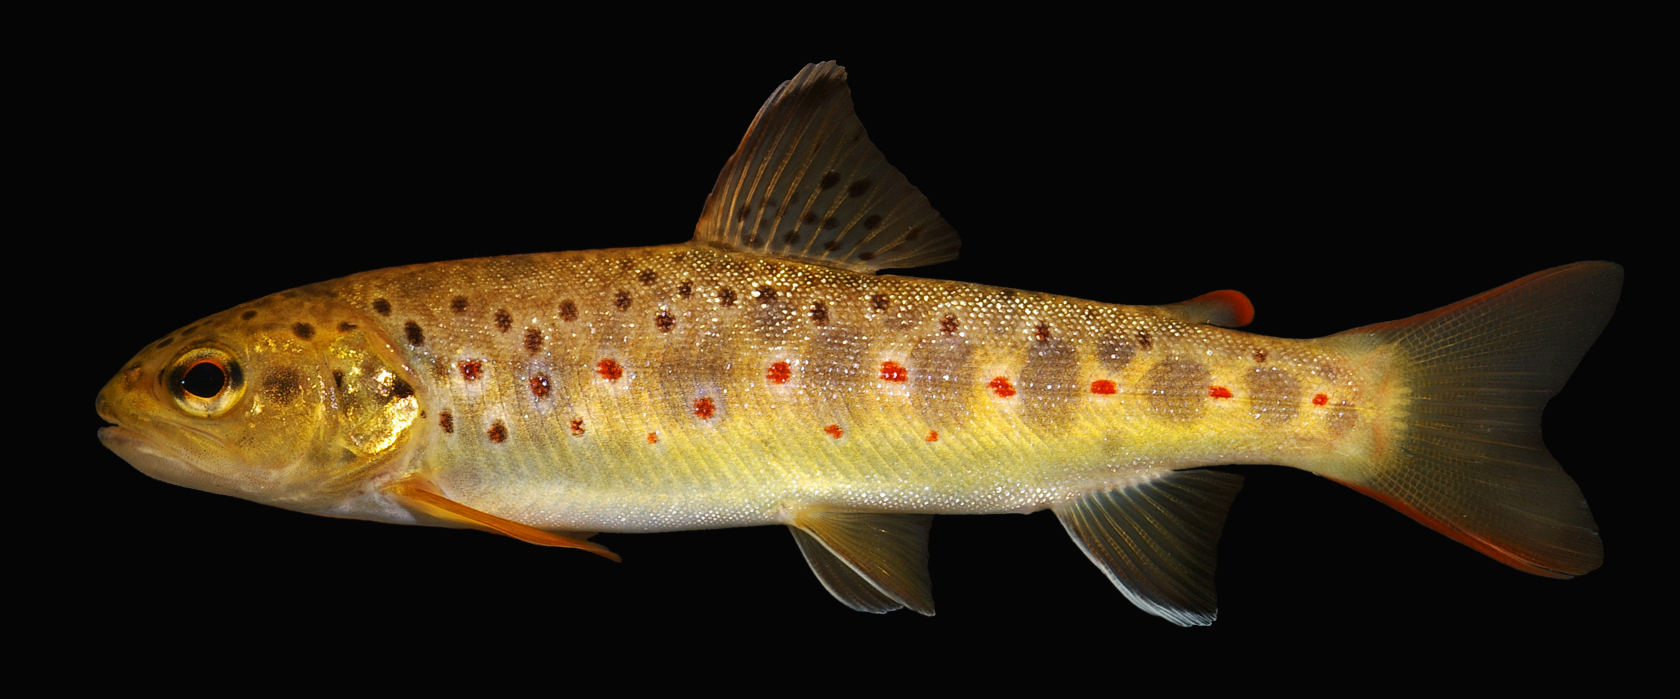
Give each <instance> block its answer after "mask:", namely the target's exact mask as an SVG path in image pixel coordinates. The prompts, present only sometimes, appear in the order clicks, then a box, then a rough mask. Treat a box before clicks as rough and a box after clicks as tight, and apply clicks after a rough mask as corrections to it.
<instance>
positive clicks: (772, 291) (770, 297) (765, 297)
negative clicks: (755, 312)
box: [757, 284, 776, 301]
mask: <svg viewBox="0 0 1680 699" xmlns="http://www.w3.org/2000/svg"><path fill="white" fill-rule="evenodd" d="M757 291H758V300H760V301H775V300H776V287H773V286H770V285H769V284H765V285H763V286H760V287H758V289H757Z"/></svg>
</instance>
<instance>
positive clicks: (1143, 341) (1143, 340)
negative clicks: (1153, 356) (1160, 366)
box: [1137, 330, 1155, 350]
mask: <svg viewBox="0 0 1680 699" xmlns="http://www.w3.org/2000/svg"><path fill="white" fill-rule="evenodd" d="M1137 343H1138V348H1139V349H1145V350H1148V349H1153V348H1154V347H1155V338H1153V337H1151V336H1150V335H1149V331H1148V330H1139V331H1137Z"/></svg>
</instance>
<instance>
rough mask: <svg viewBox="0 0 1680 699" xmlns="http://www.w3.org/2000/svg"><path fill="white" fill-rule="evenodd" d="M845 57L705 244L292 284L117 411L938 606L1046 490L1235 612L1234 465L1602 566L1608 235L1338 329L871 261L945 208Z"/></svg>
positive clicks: (159, 443) (1231, 299)
mask: <svg viewBox="0 0 1680 699" xmlns="http://www.w3.org/2000/svg"><path fill="white" fill-rule="evenodd" d="M845 78H846V76H845V72H844V70H843V69H841V68H840V67H839V66H836V65H834V64H833V63H824V64H820V65H812V66H807V67H806V68H805V69H804V70H803V71H801V72H800V73H799V74H798V75H797V76H795V77H794V79H793V80H791V81H789V82H787V83H784V84H783V85H782V86H781V87H779V88H778V89H777V90H776V91H775V92H774V93H773V94H772V95H771V96H770V99H769V100H768V101H766V102H765V104H764V106H763V107H762V108H761V109H760V111H759V113H758V115H757V117H756V118H755V119H754V120H753V122H752V124H751V126H750V127H749V129H748V131H747V134H746V136H745V137H744V138H743V139H742V141H741V143H740V147H739V149H738V150H737V151H736V153H735V154H734V156H733V157H731V158H730V159H729V162H728V164H727V165H725V167H724V169H723V172H722V174H721V175H719V177H718V180H717V182H716V184H715V185H714V187H713V189H712V192H711V195H710V197H709V198H708V199H707V201H706V205H705V209H704V211H703V213H702V215H701V217H700V221H699V223H698V225H697V226H696V229H695V234H694V237H693V240H691V241H690V242H688V243H686V244H681V245H670V246H662V247H651V248H627V249H614V250H592V251H582V252H562V253H549V254H535V255H518V256H509V257H494V258H482V259H470V260H460V261H455V262H439V263H433V264H424V265H414V266H409V267H400V268H393V269H385V270H379V271H374V272H366V273H362V274H357V275H354V276H350V277H345V278H343V279H337V280H333V281H327V282H321V283H318V284H312V285H309V286H305V287H301V288H298V289H293V290H290V291H283V292H280V293H277V294H273V295H270V296H267V297H264V298H261V299H257V300H255V301H251V302H249V303H246V304H243V305H240V306H237V307H234V308H232V309H229V310H227V311H224V312H222V313H219V314H216V315H213V316H210V317H208V318H205V319H203V320H201V321H199V322H197V323H193V324H192V325H190V326H188V327H186V328H183V329H181V330H180V331H177V332H175V333H172V334H170V335H168V336H167V337H165V338H163V339H162V340H159V341H157V342H154V343H153V344H151V345H150V346H148V347H146V348H144V349H143V350H141V351H140V353H139V354H137V355H136V356H135V357H134V358H133V359H132V360H131V361H130V362H129V363H128V364H126V365H125V366H123V367H122V368H121V369H120V370H119V371H118V372H117V374H116V376H115V377H114V378H112V379H111V380H110V382H109V383H108V384H107V385H106V386H105V388H104V390H103V391H102V392H101V393H100V395H99V398H98V402H97V407H98V412H99V415H100V416H101V417H103V418H104V419H105V420H106V421H107V422H109V423H111V426H109V427H106V428H104V429H102V430H101V431H100V433H99V436H100V439H101V440H102V441H103V442H104V443H105V445H106V446H107V447H109V448H110V449H111V450H112V451H114V452H116V453H117V454H119V455H121V456H122V457H123V458H124V459H126V460H127V461H128V462H129V463H130V464H132V465H133V466H134V467H135V468H138V469H140V470H141V471H143V472H145V473H146V474H148V475H150V476H152V477H154V478H157V479H160V480H164V481H168V482H170V483H175V484H178V485H183V486H187V487H191V488H197V489H200V490H205V491H210V492H214V493H221V494H225V495H232V496H236V497H240V498H245V499H248V500H252V501H256V502H261V503H267V504H270V505H275V506H278V507H283V508H287V509H291V510H296V511H299V512H307V513H313V514H323V515H330V516H335V517H352V518H361V519H369V520H376V521H384V522H395V523H404V524H426V525H433V526H448V527H470V528H476V529H481V530H485V531H490V532H495V533H498V534H503V535H506V536H510V537H514V538H516V539H520V540H523V541H528V542H531V543H536V544H542V545H546V546H559V547H568V548H578V549H584V550H587V551H591V552H593V553H596V554H599V555H601V556H606V557H609V558H612V559H613V560H618V556H617V554H615V553H613V552H612V551H609V550H608V549H607V548H606V547H605V546H602V545H601V544H599V543H597V542H595V541H592V540H591V538H592V537H594V536H595V535H596V534H597V533H601V532H615V533H620V532H622V533H629V532H660V531H673V530H683V529H709V528H719V527H745V526H762V525H782V526H786V527H787V528H788V530H789V531H790V532H791V533H792V534H793V538H794V539H795V541H796V543H797V545H798V547H799V549H800V550H801V551H802V552H803V553H804V555H805V558H806V561H807V562H808V563H809V564H810V567H811V569H812V571H813V572H814V573H815V574H816V575H817V577H818V579H819V580H820V581H821V582H822V584H823V586H824V587H825V588H827V589H828V591H829V592H831V593H832V594H833V595H834V597H835V598H836V599H838V600H839V601H840V602H841V603H843V604H845V605H847V606H849V607H851V608H853V609H858V610H862V611H871V612H887V611H892V610H895V609H901V608H905V607H908V608H910V609H912V610H915V611H917V612H920V613H922V614H928V615H931V614H933V611H934V603H933V597H932V593H931V589H932V586H931V581H930V578H929V574H928V567H927V555H928V553H927V552H928V534H929V530H930V526H931V523H932V520H933V517H934V515H940V514H991V513H1007V512H1016V513H1024V512H1034V511H1038V510H1043V509H1050V510H1053V511H1054V512H1055V514H1056V516H1057V517H1058V518H1059V519H1060V521H1061V522H1062V524H1063V525H1064V526H1065V528H1066V529H1067V532H1068V533H1069V535H1070V536H1071V537H1072V538H1073V540H1074V542H1075V543H1076V544H1077V545H1078V546H1079V548H1080V549H1081V550H1082V551H1084V553H1085V554H1086V556H1087V557H1089V558H1090V560H1091V561H1092V562H1093V563H1095V564H1096V565H1097V567H1098V568H1099V569H1100V570H1102V571H1103V573H1104V574H1106V575H1107V576H1108V577H1109V579H1110V580H1111V581H1112V582H1113V583H1114V584H1115V586H1117V587H1118V588H1119V589H1120V591H1121V592H1122V593H1123V594H1124V595H1125V596H1126V598H1127V599H1129V600H1131V601H1132V602H1133V603H1135V604H1136V605H1137V606H1138V607H1140V608H1142V609H1143V610H1145V611H1147V612H1149V613H1152V614H1155V615H1158V616H1161V617H1163V618H1165V619H1167V620H1169V621H1172V622H1174V623H1177V624H1181V625H1205V624H1208V623H1211V622H1212V621H1213V619H1214V617H1215V615H1216V611H1217V604H1216V600H1215V594H1214V587H1213V582H1214V568H1215V550H1216V544H1217V542H1218V539H1219V535H1220V531H1221V529H1222V527H1223V524H1224V521H1225V518H1226V513H1227V511H1228V508H1229V507H1230V505H1231V503H1232V501H1233V499H1234V498H1235V496H1236V494H1237V491H1238V490H1239V488H1240V487H1241V477H1240V476H1237V475H1233V474H1230V473H1225V472H1219V471H1210V470H1200V469H1199V468H1198V467H1205V466H1217V465H1226V464H1276V465H1283V466H1292V467H1295V468H1299V469H1304V470H1306V471H1309V472H1312V473H1315V474H1318V475H1321V476H1324V477H1326V478H1331V479H1334V480H1336V481H1338V482H1340V483H1343V484H1345V485H1347V486H1349V487H1351V488H1354V489H1356V490H1358V491H1360V492H1363V493H1365V494H1367V495H1370V496H1372V497H1374V498H1376V499H1377V500H1380V501H1382V502H1383V503H1386V504H1388V505H1390V506H1392V507H1394V508H1395V509H1397V510H1399V511H1401V512H1403V513H1405V514H1406V515H1408V516H1410V517H1412V518H1414V519H1416V520H1418V521H1419V522H1421V523H1423V524H1425V525H1427V526H1429V527H1431V528H1433V529H1435V530H1436V531H1439V532H1441V533H1443V534H1445V535H1447V536H1449V537H1451V538H1453V539H1456V540H1458V541H1459V542H1462V543H1464V544H1466V545H1469V546H1471V547H1473V548H1475V549H1476V550H1478V551H1481V552H1482V553H1484V554H1487V555H1488V556H1491V557H1493V558H1495V559H1497V560H1499V561H1500V562H1503V563H1505V564H1507V565H1509V566H1512V567H1514V568H1517V569H1519V570H1523V571H1526V572H1529V573H1534V574H1537V575H1544V576H1550V577H1570V576H1574V575H1580V574H1583V573H1587V572H1589V571H1591V570H1593V569H1595V568H1597V567H1598V566H1599V565H1600V563H1601V561H1602V556H1603V554H1602V547H1601V545H1600V543H1599V538H1598V534H1597V531H1596V529H1597V528H1596V525H1595V524H1594V522H1593V519H1592V516H1591V514H1590V512H1589V510H1588V509H1587V506H1586V503H1585V502H1584V500H1583V498H1582V495H1581V492H1580V490H1579V488H1577V487H1576V485H1575V483H1574V481H1573V480H1571V479H1570V477H1569V476H1568V475H1566V474H1565V473H1564V472H1563V470H1562V469H1561V468H1560V467H1559V466H1558V464H1557V463H1556V462H1555V461H1554V460H1553V459H1552V458H1551V456H1550V455H1549V454H1548V453H1547V451H1546V448H1545V446H1544V444H1543V443H1542V442H1541V439H1540V413H1541V409H1542V408H1543V407H1544V405H1545V403H1546V401H1547V399H1548V398H1549V397H1550V396H1551V395H1552V394H1554V393H1556V392H1557V391H1558V390H1559V389H1560V388H1561V387H1562V385H1563V383H1564V381H1565V380H1566V379H1567V378H1568V377H1569V375H1570V373H1571V372H1572V371H1573V370H1574V367H1575V365H1576V364H1577V362H1579V360H1580V359H1581V357H1582V356H1583V355H1584V354H1585V353H1586V351H1587V349H1588V347H1590V346H1591V345H1592V343H1593V341H1594V339H1595V338H1596V337H1597V336H1598V334H1599V332H1600V331H1601V330H1602V329H1603V327H1604V325H1605V324H1606V323H1607V322H1608V321H1609V319H1610V316H1611V313H1612V312H1613V310H1614V309H1615V306H1616V301H1617V296H1618V293H1619V291H1620V288H1621V276H1622V275H1621V268H1620V267H1618V266H1617V265H1615V264H1611V263H1605V262H1584V263H1578V264H1574V265H1569V266H1565V267H1559V268H1555V269H1551V270H1546V271H1542V272H1538V273H1536V274H1533V275H1530V276H1528V277H1525V278H1523V279H1520V280H1517V281H1515V282H1512V283H1510V284H1507V285H1505V286H1503V287H1500V288H1498V289H1494V290H1492V291H1489V292H1486V293H1484V294H1481V295H1479V296H1476V297H1473V298H1470V299H1467V300H1465V301H1462V302H1460V303H1457V304H1453V305H1451V306H1447V307H1445V308H1441V309H1437V310H1435V311H1431V312H1428V313H1424V314H1422V315H1418V316H1414V317H1412V318H1408V319H1405V320H1399V321H1394V322H1390V323H1383V324H1379V325H1373V326H1368V327H1364V328H1358V329H1354V330H1349V331H1347V332H1343V333H1339V334H1336V335H1332V336H1329V337H1325V338H1320V339H1316V340H1288V339H1278V338H1271V337H1264V336H1259V335H1251V334H1247V333H1243V332H1240V331H1237V330H1231V329H1229V328H1233V327H1240V326H1243V325H1245V324H1247V323H1248V322H1249V320H1250V319H1251V318H1252V317H1253V308H1252V307H1251V306H1250V305H1249V302H1248V299H1247V298H1245V297H1244V296H1243V295H1242V294H1240V293H1237V292H1234V291H1216V292H1213V293H1210V294H1207V295H1204V296H1201V297H1197V298H1195V299H1191V300H1189V301H1185V302H1183V303H1179V304H1174V305H1169V306H1118V305H1111V304H1105V303H1096V302H1091V301H1083V300H1079V299H1074V298H1066V297H1059V296H1052V295H1048V294H1040V293H1034V292H1031V291H1023V290H1015V289H1006V288H999V287H991V286H982V285H976V284H965V283H958V282H945V281H932V280H925V279H915V278H907V277H898V276H891V275H881V274H877V272H878V271H880V270H882V269H889V268H908V267H916V266H921V265H927V264H932V263H937V262H942V261H946V260H951V259H954V258H955V257H956V255H957V250H958V247H959V240H958V237H957V233H956V232H955V231H954V230H952V228H951V227H950V226H949V225H947V224H946V223H945V221H944V220H943V219H942V218H941V217H940V216H939V214H938V212H936V211H935V210H934V209H933V208H932V207H931V206H930V205H929V203H928V201H927V199H926V198H924V197H923V196H922V195H921V193H920V192H919V191H918V190H917V189H916V188H915V187H913V186H911V185H910V183H909V182H908V181H907V180H906V179H905V178H904V176H903V175H901V174H900V173H899V172H898V170H896V169H894V168H893V167H892V166H890V165H888V164H887V162H886V161H885V160H884V159H883V157H882V155H881V153H880V152H879V151H878V150H877V149H876V148H875V146H874V144H873V143H872V142H871V141H870V139H869V137H868V134H867V133H866V132H865V130H864V128H863V126H862V124H861V123H859V121H858V119H857V117H856V116H855V114H854V113H853V109H852V101H851V96H850V93H849V91H848V89H847V87H846V79H845Z"/></svg>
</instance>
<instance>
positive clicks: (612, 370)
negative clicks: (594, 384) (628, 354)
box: [595, 357, 624, 381]
mask: <svg viewBox="0 0 1680 699" xmlns="http://www.w3.org/2000/svg"><path fill="white" fill-rule="evenodd" d="M595 373H597V374H600V375H601V378H603V379H606V380H608V381H617V380H618V379H619V377H621V376H624V367H621V366H619V365H618V362H617V361H615V360H613V358H612V357H608V358H606V359H603V360H601V361H599V362H596V363H595Z"/></svg>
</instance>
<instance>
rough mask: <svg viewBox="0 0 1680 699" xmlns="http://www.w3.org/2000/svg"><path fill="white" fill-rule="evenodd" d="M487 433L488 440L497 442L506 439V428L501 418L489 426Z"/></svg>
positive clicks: (499, 442)
mask: <svg viewBox="0 0 1680 699" xmlns="http://www.w3.org/2000/svg"><path fill="white" fill-rule="evenodd" d="M489 434H490V441H492V442H495V443H497V444H501V443H502V442H505V441H507V428H506V427H503V426H502V421H501V420H497V421H496V424H494V425H491V426H490V431H489Z"/></svg>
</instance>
